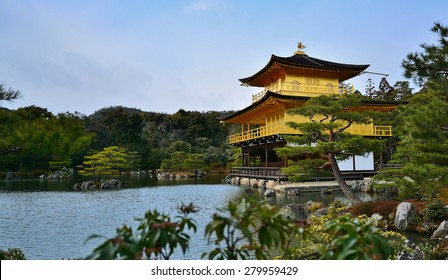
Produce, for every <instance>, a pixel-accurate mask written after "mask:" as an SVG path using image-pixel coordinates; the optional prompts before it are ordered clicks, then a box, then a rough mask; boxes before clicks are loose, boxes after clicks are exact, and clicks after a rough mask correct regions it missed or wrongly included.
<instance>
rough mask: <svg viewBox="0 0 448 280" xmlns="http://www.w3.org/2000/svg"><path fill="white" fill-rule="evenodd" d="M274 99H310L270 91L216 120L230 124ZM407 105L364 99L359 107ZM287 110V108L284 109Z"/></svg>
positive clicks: (300, 100)
mask: <svg viewBox="0 0 448 280" xmlns="http://www.w3.org/2000/svg"><path fill="white" fill-rule="evenodd" d="M272 98H274V99H276V100H278V101H281V102H299V103H303V104H304V103H305V102H306V101H308V100H309V99H310V98H311V97H307V96H290V95H283V94H279V93H275V92H272V91H268V92H267V93H266V94H265V95H264V96H263V98H261V99H260V100H258V101H257V102H254V103H252V104H251V105H250V106H247V107H246V108H244V109H242V110H239V111H236V112H234V113H232V114H229V115H226V116H221V117H219V118H218V119H219V120H220V121H223V122H232V119H235V118H238V117H240V116H242V115H244V114H247V113H249V112H251V111H254V110H257V108H261V107H262V105H263V104H265V105H267V106H272V105H270V104H269V103H268V100H269V99H272ZM402 104H407V101H383V100H370V99H365V100H363V101H362V102H361V107H364V108H365V109H366V110H372V111H384V112H387V111H391V110H393V109H395V108H396V107H397V106H398V105H402ZM296 106H297V105H294V106H292V107H296ZM286 109H288V108H286ZM262 110H263V112H265V109H262Z"/></svg>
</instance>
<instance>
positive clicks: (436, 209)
mask: <svg viewBox="0 0 448 280" xmlns="http://www.w3.org/2000/svg"><path fill="white" fill-rule="evenodd" d="M423 217H424V218H425V220H427V221H431V222H438V221H443V220H445V219H448V208H446V206H445V204H443V203H442V202H441V201H439V200H435V201H432V202H430V203H429V204H428V206H427V207H426V209H424V210H423Z"/></svg>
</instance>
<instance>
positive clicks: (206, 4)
mask: <svg viewBox="0 0 448 280" xmlns="http://www.w3.org/2000/svg"><path fill="white" fill-rule="evenodd" d="M219 7H222V5H220V4H219V2H218V1H212V0H196V1H193V2H191V3H189V4H187V5H185V6H184V7H183V8H182V11H183V12H184V13H188V14H192V13H202V12H205V11H210V10H216V9H217V8H219Z"/></svg>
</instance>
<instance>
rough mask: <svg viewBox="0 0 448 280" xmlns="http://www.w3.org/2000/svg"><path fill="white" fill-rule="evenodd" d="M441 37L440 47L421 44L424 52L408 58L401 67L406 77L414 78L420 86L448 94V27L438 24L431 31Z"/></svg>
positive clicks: (413, 54)
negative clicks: (434, 88)
mask: <svg viewBox="0 0 448 280" xmlns="http://www.w3.org/2000/svg"><path fill="white" fill-rule="evenodd" d="M431 31H432V32H434V33H437V35H438V36H439V39H438V42H439V44H438V45H430V44H425V43H424V44H421V45H420V47H422V48H423V52H413V53H409V54H408V55H407V56H406V59H404V60H403V62H402V63H401V66H402V67H403V68H404V76H405V77H406V78H412V79H413V80H414V81H415V82H416V83H417V84H418V85H419V86H432V87H437V88H438V89H440V93H443V94H445V95H446V94H447V92H448V26H445V25H442V24H441V23H438V22H436V23H435V24H434V26H433V28H432V29H431Z"/></svg>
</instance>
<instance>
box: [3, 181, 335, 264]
mask: <svg viewBox="0 0 448 280" xmlns="http://www.w3.org/2000/svg"><path fill="white" fill-rule="evenodd" d="M127 182H128V186H127V187H126V188H122V189H119V190H108V191H73V190H71V186H72V185H73V181H68V180H66V181H64V180H61V181H58V180H54V181H38V180H17V181H12V182H11V181H0V205H1V214H0V248H2V249H6V248H21V249H22V250H23V251H24V253H25V255H26V257H27V258H28V259H62V258H64V259H68V258H71V259H73V258H83V257H85V256H87V255H88V254H89V253H91V251H92V249H94V248H95V247H97V246H98V245H99V244H100V243H102V242H103V241H104V239H93V240H90V241H89V242H87V243H86V242H85V241H86V239H87V238H88V237H89V236H90V235H92V234H99V235H103V236H105V237H107V238H110V237H112V236H114V235H115V230H116V228H117V227H120V226H121V225H123V224H127V225H130V226H132V227H133V228H136V225H137V222H136V221H134V218H135V217H143V215H144V213H145V211H147V210H149V209H151V210H152V209H155V208H156V209H158V210H159V211H161V212H165V213H169V214H175V213H176V207H177V206H179V205H180V204H181V202H183V203H186V204H187V203H190V202H193V203H194V204H195V205H196V206H198V207H199V209H200V211H199V212H198V213H196V214H194V216H193V217H194V218H195V219H196V221H197V222H198V231H197V233H196V234H195V235H193V237H192V241H191V245H190V251H189V252H187V254H186V255H185V256H183V255H182V254H179V255H176V256H174V258H175V259H181V258H186V259H200V257H201V254H202V253H203V252H205V251H208V250H210V248H211V245H208V244H207V241H206V240H205V239H204V229H205V226H206V224H207V223H208V222H210V221H211V216H212V214H213V213H215V212H216V209H217V208H221V207H223V206H225V205H226V203H227V202H228V201H230V200H233V199H237V198H238V197H241V196H242V195H244V194H243V191H242V189H241V188H240V187H238V186H231V185H225V184H220V183H219V182H220V178H215V177H207V178H204V179H199V180H190V179H188V180H186V179H183V180H166V181H165V180H163V181H157V180H153V179H149V178H147V177H133V178H131V177H129V178H127ZM258 195H259V197H261V195H260V194H258ZM335 195H336V196H338V195H339V196H340V193H339V194H338V193H336V194H335ZM269 200H270V202H272V203H276V204H278V205H284V204H287V203H291V202H306V201H308V200H313V201H324V202H325V203H329V202H331V201H333V200H334V195H322V194H320V193H312V194H309V195H301V196H298V197H288V196H278V197H277V198H269Z"/></svg>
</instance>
